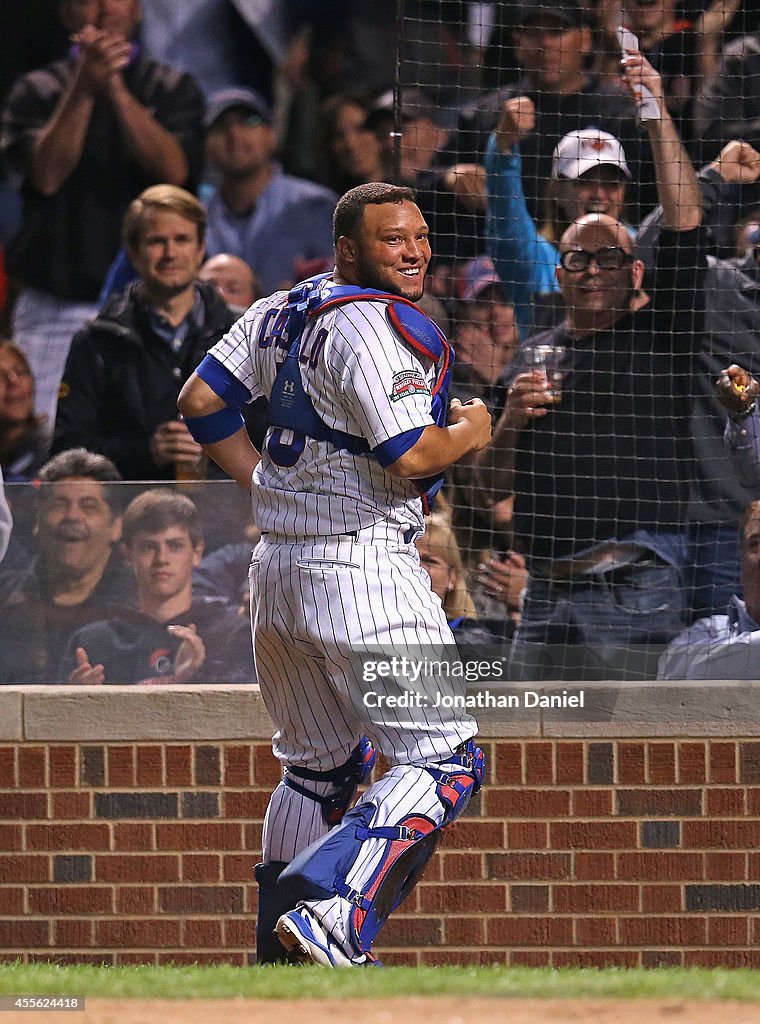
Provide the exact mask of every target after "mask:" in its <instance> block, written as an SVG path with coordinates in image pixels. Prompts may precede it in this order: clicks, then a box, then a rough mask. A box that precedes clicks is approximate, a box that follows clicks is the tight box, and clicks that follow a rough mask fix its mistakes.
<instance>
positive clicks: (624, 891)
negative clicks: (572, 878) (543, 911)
mask: <svg viewBox="0 0 760 1024" xmlns="http://www.w3.org/2000/svg"><path fill="white" fill-rule="evenodd" d="M638 909H639V887H638V886H637V885H555V886H554V887H553V893H552V910H554V911H555V913H557V914H590V913H595V912H596V911H599V912H601V913H603V912H605V911H614V910H627V911H636V910H638Z"/></svg>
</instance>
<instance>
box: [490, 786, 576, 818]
mask: <svg viewBox="0 0 760 1024" xmlns="http://www.w3.org/2000/svg"><path fill="white" fill-rule="evenodd" d="M485 798H486V814H488V815H491V816H493V817H500V818H558V817H565V816H567V815H568V814H569V813H570V792H569V790H566V789H491V790H486V794H485Z"/></svg>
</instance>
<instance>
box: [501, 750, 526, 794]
mask: <svg viewBox="0 0 760 1024" xmlns="http://www.w3.org/2000/svg"><path fill="white" fill-rule="evenodd" d="M494 767H495V771H494V782H495V784H496V785H501V786H519V785H521V784H522V783H523V782H524V779H523V752H522V745H521V744H520V743H497V744H496V756H495V758H494Z"/></svg>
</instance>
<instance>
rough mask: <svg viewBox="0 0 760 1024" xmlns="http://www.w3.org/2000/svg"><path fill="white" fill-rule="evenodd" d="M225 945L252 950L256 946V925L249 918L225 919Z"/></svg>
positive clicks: (223, 922) (223, 921)
mask: <svg viewBox="0 0 760 1024" xmlns="http://www.w3.org/2000/svg"><path fill="white" fill-rule="evenodd" d="M222 924H223V925H224V945H225V946H226V947H227V948H229V947H234V946H242V947H243V948H244V949H252V948H253V947H254V946H255V945H256V923H255V922H254V921H253V920H251V918H249V917H233V918H224V919H223V920H222Z"/></svg>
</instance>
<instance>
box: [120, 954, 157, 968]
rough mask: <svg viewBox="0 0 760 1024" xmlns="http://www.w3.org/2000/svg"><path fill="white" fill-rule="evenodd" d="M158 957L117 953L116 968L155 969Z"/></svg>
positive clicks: (154, 955) (155, 955)
mask: <svg viewBox="0 0 760 1024" xmlns="http://www.w3.org/2000/svg"><path fill="white" fill-rule="evenodd" d="M157 965H158V956H157V954H156V953H117V954H116V966H117V967H156V966H157Z"/></svg>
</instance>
